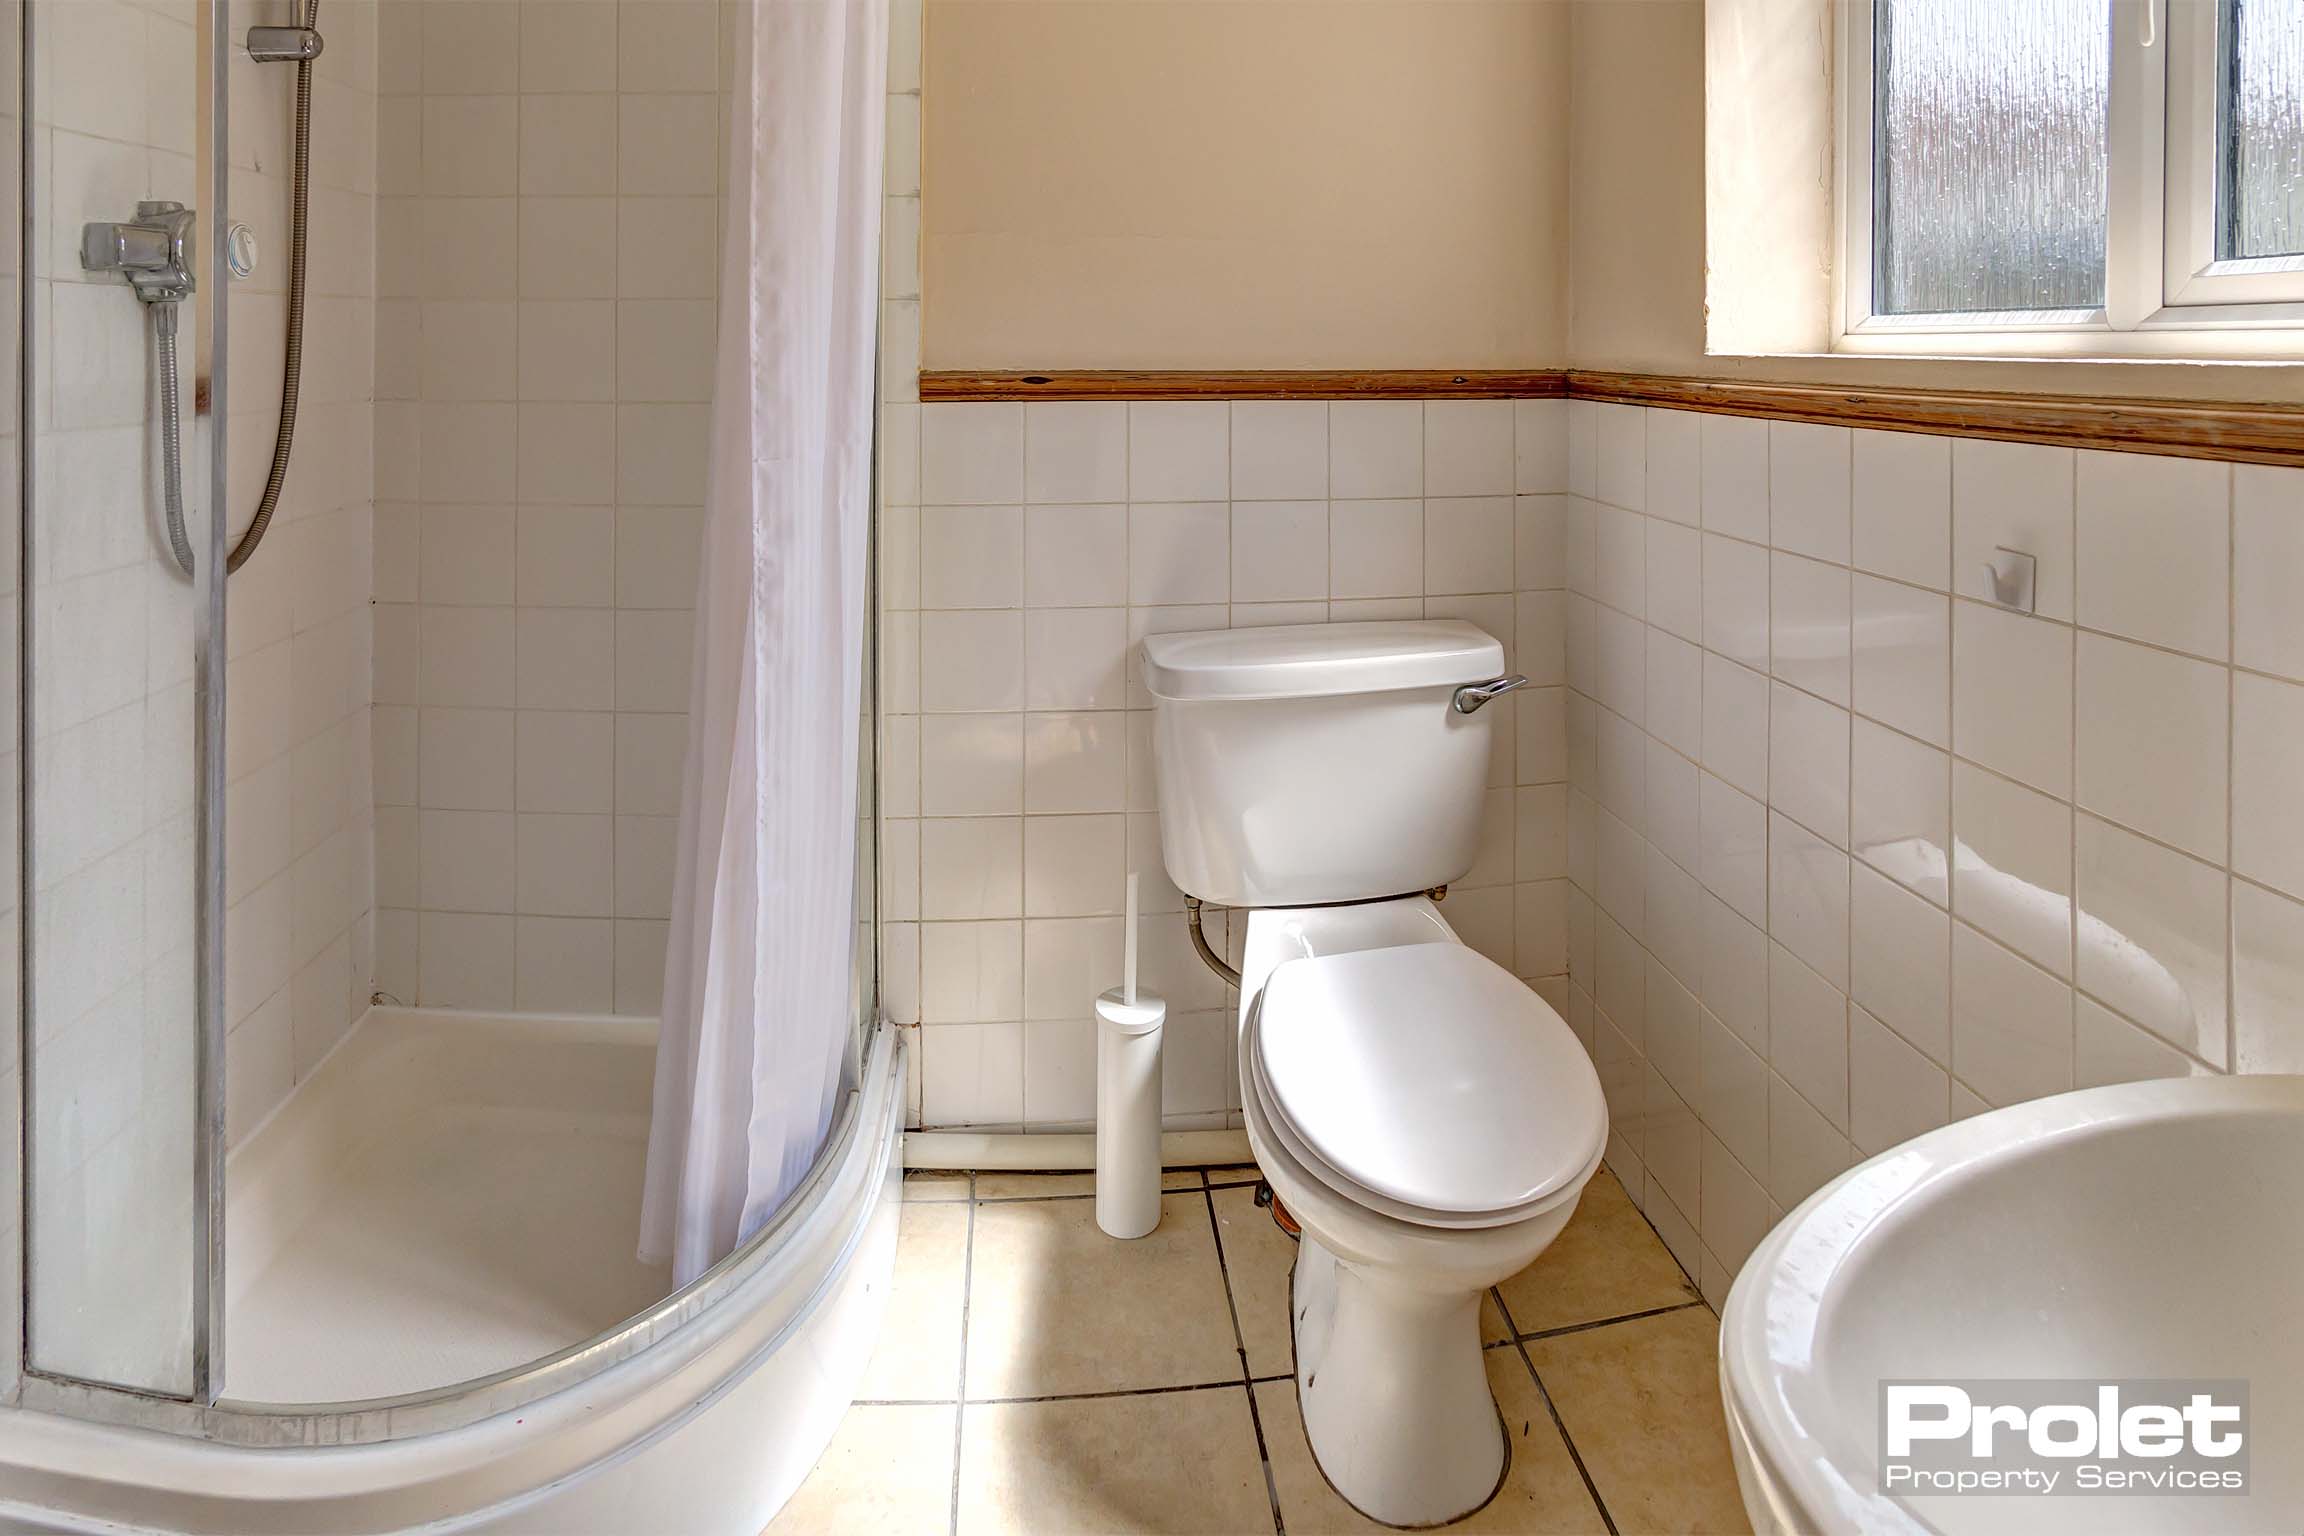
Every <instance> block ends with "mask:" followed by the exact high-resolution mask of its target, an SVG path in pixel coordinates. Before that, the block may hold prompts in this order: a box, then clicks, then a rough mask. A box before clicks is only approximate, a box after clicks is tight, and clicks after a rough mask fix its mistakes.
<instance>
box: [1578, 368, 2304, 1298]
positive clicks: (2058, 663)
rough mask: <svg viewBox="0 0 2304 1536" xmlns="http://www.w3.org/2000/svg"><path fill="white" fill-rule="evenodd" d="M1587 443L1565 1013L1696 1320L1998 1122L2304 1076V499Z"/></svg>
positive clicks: (1632, 433) (2256, 483)
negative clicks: (1813, 1218)
mask: <svg viewBox="0 0 2304 1536" xmlns="http://www.w3.org/2000/svg"><path fill="white" fill-rule="evenodd" d="M1569 420H1570V430H1569V488H1570V490H1571V492H1572V499H1571V500H1569V502H1568V503H1567V506H1568V508H1569V517H1568V524H1567V526H1568V543H1567V571H1568V585H1569V588H1570V593H1571V595H1570V597H1569V599H1568V623H1567V667H1568V678H1569V683H1570V687H1571V689H1572V692H1571V693H1570V695H1569V710H1568V781H1569V784H1570V786H1571V788H1570V794H1569V810H1568V817H1567V824H1568V865H1569V869H1570V872H1571V876H1572V879H1573V881H1574V883H1575V894H1574V896H1573V897H1572V899H1571V903H1570V908H1569V956H1570V958H1569V968H1570V972H1571V976H1572V978H1573V984H1572V987H1571V990H1570V994H1569V996H1570V1003H1571V1011H1570V1018H1571V1021H1572V1022H1573V1023H1574V1024H1575V1025H1576V1027H1577V1029H1578V1031H1579V1032H1580V1033H1581V1034H1583V1035H1584V1036H1585V1038H1586V1040H1587V1042H1588V1044H1590V1046H1591V1047H1592V1049H1593V1052H1594V1056H1595V1059H1596V1060H1597V1061H1598V1063H1599V1065H1600V1069H1601V1075H1602V1079H1603V1081H1604V1083H1605V1084H1606V1087H1607V1090H1608V1099H1609V1105H1610V1113H1611V1118H1612V1121H1613V1124H1614V1128H1615V1134H1614V1136H1613V1138H1612V1140H1611V1144H1610V1155H1611V1160H1612V1162H1613V1163H1614V1164H1615V1166H1616V1168H1617V1170H1618V1172H1619V1173H1620V1174H1622V1175H1623V1177H1624V1179H1625V1183H1626V1185H1627V1187H1628V1188H1630V1189H1631V1190H1632V1191H1633V1192H1634V1194H1635V1195H1636V1197H1638V1198H1639V1199H1640V1200H1641V1201H1642V1203H1643V1204H1644V1206H1645V1208H1646V1209H1647V1211H1648V1214H1649V1216H1650V1218H1651V1219H1652V1220H1653V1221H1654V1222H1655V1223H1656V1225H1657V1227H1658V1229H1659V1230H1660V1231H1662V1232H1663V1234H1664V1236H1665V1238H1666V1240H1667V1241H1668V1242H1669V1243H1671V1245H1672V1246H1673V1248H1674V1249H1675V1251H1677V1252H1678V1253H1679V1255H1680V1257H1681V1259H1682V1261H1683V1262H1684V1263H1686V1264H1687V1265H1688V1267H1689V1268H1690V1270H1691V1271H1693V1272H1696V1273H1698V1274H1699V1275H1700V1277H1701V1280H1702V1283H1703V1286H1704V1289H1705V1291H1706V1293H1707V1294H1708V1295H1710V1296H1712V1297H1713V1298H1714V1299H1715V1300H1716V1301H1717V1300H1718V1299H1719V1298H1720V1297H1721V1296H1722V1295H1723V1293H1724V1291H1725V1287H1726V1285H1727V1282H1728V1281H1729V1280H1730V1279H1731V1278H1732V1277H1733V1276H1734V1273H1735V1271H1736V1269H1737V1267H1738V1266H1739V1265H1740V1264H1741V1263H1742V1262H1743V1260H1744V1258H1745V1256H1746V1255H1747V1254H1748V1253H1749V1252H1750V1250H1751V1248H1752V1246H1753V1244H1754V1243H1755V1242H1756V1241H1757V1240H1758V1239H1759V1237H1760V1236H1761V1235H1762V1233H1763V1232H1765V1231H1766V1229H1767V1228H1768V1227H1769V1225H1770V1224H1771V1223H1772V1222H1773V1221H1774V1220H1775V1219H1777V1218H1778V1217H1779V1216H1780V1215H1781V1214H1782V1213H1783V1212H1784V1211H1786V1210H1787V1209H1789V1208H1790V1207H1791V1206H1792V1205H1794V1204H1795V1203H1797V1202H1798V1201H1799V1200H1800V1199H1801V1198H1802V1197H1803V1196H1805V1195H1806V1194H1808V1193H1809V1192H1810V1191H1811V1190H1813V1189H1814V1188H1815V1187H1816V1186H1817V1185H1818V1184H1820V1183H1822V1182H1823V1181H1824V1180H1826V1179H1827V1178H1829V1177H1831V1176H1832V1175H1833V1174H1835V1173H1837V1172H1838V1171H1840V1170H1841V1169H1842V1168H1844V1167H1846V1166H1847V1165H1848V1164H1850V1163H1851V1162H1853V1161H1855V1160H1857V1159H1858V1158H1860V1157H1863V1156H1867V1155H1869V1154H1871V1153H1874V1152H1878V1151H1881V1150H1883V1149H1885V1148H1886V1147H1889V1146H1891V1145H1893V1144H1894V1143H1896V1142H1898V1141H1901V1140H1904V1139H1905V1138H1907V1137H1910V1136H1913V1135H1916V1134H1918V1133H1919V1132H1922V1131H1925V1130H1928V1129H1930V1128H1931V1127H1934V1126H1938V1125H1942V1124H1944V1123H1946V1122H1947V1121H1949V1120H1951V1119H1955V1118H1958V1117H1960V1116H1962V1115H1965V1114H1969V1113H1973V1112H1975V1111H1976V1110H1978V1109H1980V1108H1983V1107H1985V1106H1987V1105H2001V1104H2009V1103H2014V1102H2017V1101H2019V1100H2023V1099H2028V1098H2033V1097H2036V1096H2039V1095H2042V1094H2048V1093H2054V1092H2057V1091H2060V1090H2063V1089H2067V1088H2072V1087H2075V1086H2085V1085H2089V1084H2096V1083H2104V1082H2110V1081H2115V1080H2120V1079H2126V1078H2132V1077H2147V1076H2157V1075H2177V1074H2184V1073H2193V1072H2205V1071H2224V1070H2238V1071H2295V1070H2298V1069H2300V1068H2304V1024H2300V1023H2299V1022H2298V1021H2299V1018H2300V1014H2299V1009H2298V1004H2299V1002H2304V901H2300V900H2299V898H2304V776H2300V775H2299V774H2298V772H2297V768H2296V765H2297V762H2298V760H2299V753H2300V751H2304V615H2300V614H2299V612H2298V610H2297V606H2296V604H2295V601H2294V594H2293V591H2292V587H2293V582H2292V580H2290V579H2289V578H2290V575H2291V574H2292V573H2293V572H2294V571H2295V570H2296V569H2297V563H2298V561H2299V559H2304V472H2298V471H2293V470H2270V469H2259V468H2254V467H2249V466H2234V465H2228V464H2221V463H2209V462H2202V461H2195V460H2181V459H2171V458H2157V457H2147V456H2138V455H2129V454H2105V453H2093V452H2075V451H2073V450H2070V449H2064V448H2049V447H2039V446H2031V445H2018V444H2000V443H1991V442H1983V441H1976V440H1965V439H1961V440H1955V439H1949V438H1943V437H1931V436H1922V435H1908V434H1894V433H1880V432H1868V431H1857V432H1851V431H1849V430H1847V429H1844V428H1837V427H1827V426H1809V425H1800V424H1791V423H1774V424H1771V423H1767V422H1762V421H1754V420H1746V419H1739V418H1735V417H1729V416H1709V415H1707V416H1698V415H1694V414H1689V413H1684V412H1674V411H1662V410H1658V411H1648V410H1642V409H1637V408H1633V407H1624V406H1611V405H1599V406H1594V405H1591V404H1587V403H1581V402H1580V403H1577V404H1575V405H1573V406H1571V407H1570V408H1569ZM2001 546H2005V547H2008V548H2011V549H2016V550H2020V551H2023V552H2025V553H2028V554H2031V555H2034V556H2036V557H2037V559H2038V613H2037V615H2036V616H2027V615H2025V614H2021V613H2016V612H2011V611H2009V610H2007V609H2005V608H2002V607H1999V606H1995V605H1994V604H1993V603H1991V602H1989V601H1987V600H1985V599H1986V593H1987V591H1988V589H1987V586H1986V580H1985V574H1984V568H1985V565H1986V563H1987V561H1989V560H1990V559H1991V558H1992V557H1993V554H1994V551H1995V549H1996V548H1998V547H2001Z"/></svg>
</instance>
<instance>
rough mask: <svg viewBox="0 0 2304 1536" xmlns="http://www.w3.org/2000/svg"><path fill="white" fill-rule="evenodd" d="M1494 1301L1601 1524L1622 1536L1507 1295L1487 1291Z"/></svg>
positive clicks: (1491, 1289) (1612, 1535)
mask: <svg viewBox="0 0 2304 1536" xmlns="http://www.w3.org/2000/svg"><path fill="white" fill-rule="evenodd" d="M1488 1294H1489V1295H1490V1296H1491V1297H1493V1298H1495V1301H1496V1310H1497V1311H1499V1312H1501V1313H1503V1314H1504V1326H1505V1327H1507V1328H1509V1329H1511V1330H1512V1336H1513V1337H1512V1347H1513V1349H1515V1350H1517V1351H1518V1352H1519V1355H1520V1363H1521V1365H1523V1366H1525V1367H1526V1368H1527V1371H1528V1379H1529V1380H1530V1381H1533V1382H1535V1383H1536V1395H1537V1396H1538V1397H1540V1398H1542V1399H1544V1411H1545V1412H1546V1413H1548V1414H1550V1415H1551V1416H1552V1427H1553V1428H1554V1429H1556V1430H1558V1431H1559V1432H1560V1443H1561V1445H1563V1446H1565V1447H1566V1448H1567V1451H1568V1459H1569V1460H1570V1461H1572V1462H1574V1463H1575V1464H1576V1475H1577V1476H1578V1477H1580V1478H1582V1479H1584V1491H1585V1492H1586V1493H1587V1494H1589V1495H1590V1496H1591V1498H1592V1507H1593V1508H1594V1509H1596V1510H1598V1511H1599V1512H1600V1523H1601V1524H1602V1525H1605V1526H1606V1527H1608V1536H1621V1533H1620V1532H1619V1531H1618V1530H1617V1529H1616V1517H1615V1516H1613V1515H1611V1514H1609V1513H1608V1501H1607V1500H1606V1499H1603V1498H1602V1497H1600V1485H1599V1484H1598V1483H1595V1482H1594V1481H1592V1471H1591V1469H1590V1468H1589V1467H1587V1466H1585V1465H1584V1457H1583V1454H1582V1453H1581V1452H1579V1451H1578V1450H1577V1449H1576V1437H1575V1436H1573V1435H1571V1434H1569V1433H1568V1421H1567V1420H1566V1419H1563V1418H1561V1417H1560V1407H1559V1405H1558V1404H1557V1403H1555V1402H1553V1401H1552V1391H1551V1389H1550V1388H1549V1387H1547V1386H1545V1385H1544V1377H1543V1374H1542V1373H1541V1372H1539V1371H1538V1370H1537V1369H1536V1362H1535V1361H1534V1360H1533V1359H1531V1358H1529V1355H1528V1345H1527V1343H1526V1342H1525V1341H1524V1340H1522V1339H1521V1338H1520V1325H1519V1324H1518V1323H1515V1322H1513V1321H1512V1309H1511V1308H1510V1307H1508V1306H1506V1305H1505V1304H1504V1292H1503V1291H1502V1289H1500V1288H1499V1287H1496V1286H1490V1287H1489V1288H1488Z"/></svg>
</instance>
